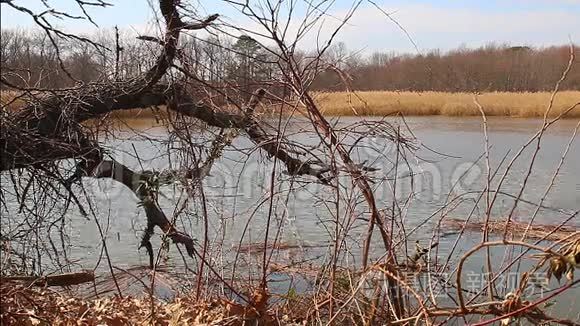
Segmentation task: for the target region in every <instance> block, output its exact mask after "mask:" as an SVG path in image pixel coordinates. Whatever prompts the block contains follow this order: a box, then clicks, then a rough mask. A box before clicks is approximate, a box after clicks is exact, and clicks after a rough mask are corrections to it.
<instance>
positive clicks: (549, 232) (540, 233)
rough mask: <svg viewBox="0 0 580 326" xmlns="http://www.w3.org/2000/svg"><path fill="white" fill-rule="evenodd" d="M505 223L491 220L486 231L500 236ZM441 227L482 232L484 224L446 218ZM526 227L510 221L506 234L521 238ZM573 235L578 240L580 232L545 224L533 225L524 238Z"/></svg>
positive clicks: (550, 239)
mask: <svg viewBox="0 0 580 326" xmlns="http://www.w3.org/2000/svg"><path fill="white" fill-rule="evenodd" d="M505 223H506V222H505V221H502V220H491V221H489V222H488V224H487V230H488V232H489V233H499V234H502V233H503V232H504V229H505V227H506V225H505ZM441 226H442V227H445V228H448V229H452V230H457V231H458V230H461V229H463V228H465V230H467V231H475V232H478V231H482V230H483V228H484V227H485V223H484V222H472V221H469V222H468V223H467V224H466V223H465V220H462V219H458V218H446V219H443V221H442V222H441ZM527 227H528V222H517V221H513V220H512V221H510V222H509V225H508V231H507V232H508V234H509V235H512V236H514V237H521V236H523V235H524V233H526V229H527ZM574 234H576V235H577V237H578V238H580V232H579V230H578V229H577V228H574V227H569V226H560V227H558V226H556V225H547V224H533V225H531V226H530V227H529V229H528V230H527V233H526V237H527V238H529V239H545V240H549V241H558V240H562V239H565V238H568V237H571V236H573V235H574Z"/></svg>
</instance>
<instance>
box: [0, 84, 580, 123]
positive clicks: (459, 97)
mask: <svg viewBox="0 0 580 326" xmlns="http://www.w3.org/2000/svg"><path fill="white" fill-rule="evenodd" d="M550 95H551V94H550V93H549V92H538V93H510V92H493V93H484V94H481V95H479V98H478V99H479V102H480V103H481V104H482V105H483V108H484V111H485V113H486V115H488V116H507V117H543V116H544V112H545V111H546V107H547V103H548V102H549V99H550ZM16 96H17V93H16V92H6V91H2V93H1V103H2V107H5V105H6V104H8V103H9V105H8V108H9V109H17V108H18V107H19V106H22V105H24V103H25V102H24V100H23V99H17V100H15V101H12V99H14V98H15V97H16ZM315 96H316V101H317V102H318V104H319V105H320V107H321V111H322V113H323V114H324V115H327V116H354V115H360V116H386V115H392V114H397V113H402V114H403V115H406V116H426V115H444V116H478V115H480V113H479V111H478V110H477V107H476V106H475V104H474V103H473V94H471V93H447V92H393V91H370V92H354V93H348V92H331V93H316V95H315ZM577 102H580V91H563V92H559V93H558V94H557V96H556V98H555V101H554V105H553V108H552V110H551V111H550V116H552V117H553V116H556V115H558V114H560V113H561V112H562V111H564V110H566V109H568V108H569V107H571V106H572V105H573V104H574V103H577ZM166 115H167V112H166V110H165V108H161V109H160V110H155V111H153V110H150V109H145V108H142V109H133V110H125V111H119V112H113V113H112V117H116V118H131V119H135V118H137V119H139V118H141V119H143V118H145V119H150V118H155V117H156V116H157V117H163V116H166ZM565 117H566V118H580V106H579V107H576V108H575V109H573V110H572V111H570V112H569V113H568V114H567V115H566V116H565Z"/></svg>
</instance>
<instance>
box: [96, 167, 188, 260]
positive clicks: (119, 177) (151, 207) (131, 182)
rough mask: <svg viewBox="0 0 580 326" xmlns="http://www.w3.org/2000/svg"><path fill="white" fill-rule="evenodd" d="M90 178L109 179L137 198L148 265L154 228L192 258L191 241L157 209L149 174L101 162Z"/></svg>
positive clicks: (151, 258) (142, 240) (154, 191)
mask: <svg viewBox="0 0 580 326" xmlns="http://www.w3.org/2000/svg"><path fill="white" fill-rule="evenodd" d="M90 176H92V177H95V178H111V179H113V180H116V181H118V182H121V183H122V184H124V185H125V186H126V187H127V188H129V189H131V191H133V193H134V194H135V195H136V196H137V198H139V200H140V201H141V204H142V206H143V208H144V209H145V214H146V215H147V229H146V231H145V234H144V235H143V238H142V239H141V247H145V249H147V253H148V254H149V265H150V266H151V268H153V261H154V260H153V247H152V245H151V241H150V239H151V236H152V235H153V231H154V228H155V226H158V227H159V228H160V229H161V230H163V232H165V233H166V234H167V236H168V237H169V238H171V240H173V242H174V243H181V244H183V245H184V246H185V249H186V250H187V253H188V254H189V256H193V254H194V248H193V239H192V238H191V237H190V236H189V235H187V234H185V233H183V232H179V231H177V230H176V229H175V227H174V226H173V224H171V222H169V220H168V219H167V217H166V216H165V213H163V211H162V210H161V209H160V208H159V206H158V204H157V200H156V198H157V193H156V191H157V189H155V188H151V187H149V186H148V184H149V183H150V182H151V176H152V175H151V174H150V173H137V172H134V171H132V170H131V169H129V168H128V167H126V166H124V165H123V164H121V163H118V162H115V161H103V162H101V163H99V164H98V166H97V167H96V168H95V169H94V170H93V171H92V173H91V174H90Z"/></svg>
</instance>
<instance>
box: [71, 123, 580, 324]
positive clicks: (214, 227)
mask: <svg viewBox="0 0 580 326" xmlns="http://www.w3.org/2000/svg"><path fill="white" fill-rule="evenodd" d="M356 119H357V118H340V119H335V120H336V121H335V122H336V123H337V126H341V125H348V124H349V123H353V122H355V121H356ZM367 119H369V120H373V118H371V117H369V118H367ZM405 122H406V125H404V124H403V123H402V122H401V121H400V120H397V119H394V118H393V119H392V123H394V124H399V125H402V126H404V128H403V129H405V130H404V131H403V132H408V131H407V130H406V129H407V127H408V129H409V130H410V131H412V133H413V134H414V136H415V137H416V139H417V141H418V142H417V145H419V149H418V150H417V151H416V152H414V153H409V154H408V157H407V159H408V160H407V162H406V164H402V165H400V166H399V167H398V168H397V170H396V175H397V176H398V180H399V181H397V184H396V186H395V189H396V190H395V192H394V193H395V194H396V195H395V196H396V197H397V198H398V200H399V201H401V202H403V201H404V200H405V199H406V198H408V197H409V194H411V193H412V194H413V197H412V200H411V201H410V202H409V204H408V205H407V206H405V207H401V208H400V211H401V213H400V214H401V215H402V216H403V221H404V228H405V229H406V230H407V231H411V230H413V232H412V234H411V235H410V237H409V239H410V245H409V246H410V248H413V245H414V241H415V240H419V241H420V242H421V243H423V244H425V245H426V244H428V243H429V241H430V238H431V236H432V234H433V229H434V227H435V226H436V225H437V223H438V221H439V220H440V217H441V216H442V214H444V215H445V216H449V217H453V218H461V219H464V218H466V217H467V216H469V215H470V214H471V215H472V216H473V217H472V218H473V219H474V220H481V218H482V217H483V216H484V209H485V206H484V202H483V200H482V201H480V202H479V203H478V205H477V207H476V209H474V205H475V202H476V200H477V198H478V195H479V192H480V191H481V190H482V189H483V188H484V187H485V183H486V181H485V180H486V177H485V176H486V164H485V157H484V156H483V155H484V148H485V138H484V135H483V132H482V123H481V119H479V118H464V117H462V118H450V117H409V118H406V121H405ZM577 124H578V121H577V120H563V121H560V122H558V123H556V124H555V125H553V126H552V127H550V129H548V131H547V132H546V134H545V135H544V136H543V138H542V141H541V143H540V152H539V154H538V155H537V157H536V158H535V159H534V164H533V167H532V170H531V171H532V172H531V174H530V175H529V176H528V177H527V178H526V175H527V171H528V169H529V166H530V162H531V158H532V157H531V155H532V153H533V150H534V149H535V148H536V147H537V143H536V142H533V143H532V144H531V145H530V146H529V148H528V149H527V150H524V152H523V153H522V156H521V158H519V159H518V160H516V161H515V162H514V164H513V167H512V168H511V171H510V172H509V173H508V174H507V177H506V179H505V181H504V184H503V185H502V187H501V189H500V192H501V193H500V194H499V195H498V198H497V200H496V203H495V206H494V210H493V216H494V217H497V218H500V219H501V218H504V217H505V216H507V215H508V214H509V213H510V211H512V209H513V204H514V199H513V197H512V196H514V195H517V194H518V192H519V190H520V188H521V186H522V184H523V182H524V180H526V179H527V181H526V187H525V190H524V192H523V194H522V196H521V198H522V199H523V201H521V202H519V203H518V205H517V206H516V207H515V209H514V210H513V214H512V215H513V218H514V220H517V221H526V220H528V219H529V218H530V216H531V215H532V214H533V213H534V211H535V210H536V208H537V206H536V205H535V204H534V203H538V202H540V199H541V198H542V196H543V193H544V192H545V190H546V188H547V187H548V186H549V185H550V184H551V183H552V178H553V175H554V173H555V171H556V169H557V168H558V165H559V162H560V160H561V159H562V155H563V153H564V151H565V149H566V146H567V144H568V143H569V141H570V139H571V137H572V135H573V132H574V129H575V128H576V127H577ZM540 125H541V120H538V119H514V118H489V122H488V127H489V145H490V162H491V168H492V171H491V172H492V173H493V172H494V170H495V169H496V168H497V167H498V165H499V163H500V162H502V160H503V163H502V164H501V166H500V168H499V170H498V171H497V174H498V176H497V179H499V177H500V176H501V175H502V174H503V172H504V171H505V167H506V165H507V164H508V163H509V161H510V160H511V158H512V157H513V155H515V154H516V153H517V152H518V151H519V149H520V148H521V146H522V145H523V144H525V143H526V142H527V141H528V140H529V139H530V137H531V136H532V135H533V134H534V133H536V132H537V130H538V128H539V127H540ZM134 127H135V128H137V129H139V132H140V133H142V134H145V135H147V136H148V137H149V138H152V139H157V140H160V142H156V141H152V139H144V138H143V137H138V136H135V135H134V133H133V132H132V131H130V130H120V132H119V135H120V136H121V137H122V139H121V140H110V139H103V142H104V144H106V145H107V146H109V147H110V148H112V149H115V150H116V153H117V154H115V159H117V160H118V161H120V162H122V163H124V164H125V165H127V166H130V167H132V168H135V169H136V170H142V169H146V170H147V169H149V170H163V169H167V168H168V167H171V166H173V165H172V164H174V163H173V162H172V160H174V159H175V158H171V157H168V156H166V155H165V153H166V152H167V146H168V144H167V143H165V142H164V140H166V138H167V133H166V131H165V129H164V128H161V127H158V126H155V125H149V124H148V123H135V124H134ZM306 128H310V129H311V127H309V126H308V123H307V121H296V122H292V123H290V124H289V125H288V129H287V131H288V133H289V134H292V136H291V138H292V139H294V140H298V141H301V142H304V143H312V142H313V141H314V140H315V139H316V136H315V135H313V134H307V133H304V132H298V133H293V131H297V130H302V129H306ZM364 145H365V146H362V147H361V149H359V150H358V151H355V152H353V158H354V159H355V160H356V161H358V162H362V161H365V160H366V161H367V164H368V165H371V166H373V167H376V168H380V170H379V171H377V172H374V175H375V176H376V177H378V178H379V179H380V178H381V177H384V178H386V179H388V180H391V182H386V181H385V182H378V183H376V184H375V185H374V187H375V192H376V199H377V202H378V205H379V207H385V208H390V207H392V202H393V189H392V186H393V183H392V180H393V178H392V177H393V176H394V173H395V170H393V168H392V167H393V166H392V160H393V159H394V155H395V153H396V150H395V147H394V145H392V144H390V143H389V142H388V141H386V140H384V139H381V138H373V139H370V140H368V141H367V143H364ZM252 147H253V144H252V143H251V142H250V141H249V140H248V139H246V138H244V137H243V136H240V137H238V138H237V139H236V140H235V141H234V143H233V145H232V147H231V148H229V149H227V150H226V153H225V154H224V156H223V157H222V158H221V159H220V160H219V161H218V162H217V163H216V164H215V166H214V168H213V169H212V172H211V175H210V176H209V177H207V178H206V180H205V182H204V195H205V196H206V198H207V203H208V205H207V211H208V217H209V219H208V221H209V229H208V235H209V243H210V245H211V246H212V248H213V249H214V250H213V251H211V252H212V255H214V256H213V257H212V259H214V261H215V262H216V264H217V265H220V266H222V268H223V270H226V269H227V268H228V267H229V264H230V262H231V261H232V259H233V258H232V253H234V252H235V251H236V250H235V248H236V247H237V245H238V244H240V243H242V244H251V243H261V242H263V239H264V236H265V232H266V231H265V226H266V225H267V218H268V216H269V214H268V212H269V210H270V206H269V200H268V199H269V196H270V192H271V188H270V178H271V174H272V168H273V163H272V161H271V160H269V159H267V158H266V157H265V155H263V154H261V153H259V152H252V151H251V148H252ZM365 148H366V149H365ZM234 149H235V150H234ZM119 153H120V154H119ZM135 153H138V157H136V155H135ZM505 157H507V158H506V159H504V158H505ZM277 169H278V170H277V171H278V172H277V173H275V178H276V180H277V183H276V184H277V185H278V186H277V188H276V190H277V192H278V193H279V194H281V195H280V196H277V197H276V199H275V200H274V202H273V206H274V208H273V212H274V213H273V215H272V216H273V218H272V220H271V229H270V235H269V238H270V239H274V237H279V242H280V243H283V244H286V245H288V249H286V250H278V251H276V253H275V255H274V256H273V258H272V260H273V261H275V262H277V263H281V264H288V263H291V262H294V261H300V260H309V259H317V260H319V261H324V260H325V259H328V257H329V255H330V251H331V250H330V249H329V248H328V244H329V242H330V241H331V240H332V237H331V233H332V232H333V230H334V229H333V228H334V227H333V226H331V225H333V224H332V223H331V222H330V220H332V219H333V218H332V215H331V213H330V211H329V208H328V207H327V206H326V205H325V204H324V202H325V199H332V197H333V195H334V194H333V192H332V190H328V187H327V186H323V185H321V184H318V183H304V182H299V181H296V182H291V179H290V177H289V176H287V175H285V174H284V173H283V171H284V170H285V169H284V167H283V166H278V167H277ZM410 176H414V178H413V183H412V184H411V181H410V180H411V177H410ZM306 179H307V178H306ZM497 179H496V180H497ZM310 181H312V180H311V179H310ZM495 184H496V183H494V185H495ZM84 185H85V188H86V189H87V190H88V191H89V192H91V193H93V194H94V196H95V204H96V205H94V207H95V208H96V210H97V216H98V220H99V222H100V223H101V225H102V226H103V231H104V232H105V234H106V236H107V245H108V251H109V256H110V259H111V262H112V264H113V265H117V266H121V267H123V268H129V267H132V266H141V265H147V264H148V258H147V255H146V253H145V251H144V250H143V249H141V250H138V246H139V242H140V237H141V234H142V230H143V228H144V225H145V216H144V212H143V210H142V208H141V207H140V206H139V205H138V201H137V199H136V198H135V196H134V195H133V194H132V193H131V192H130V191H129V190H127V189H126V188H124V187H123V186H122V185H121V184H118V183H116V182H114V181H111V180H98V181H95V180H86V181H84ZM492 189H493V187H492ZM162 192H163V196H160V198H159V202H160V205H161V206H162V208H163V209H164V211H165V213H166V214H167V216H168V217H172V216H174V214H176V213H177V211H178V210H179V209H180V208H182V207H186V208H185V210H186V211H188V212H189V213H188V215H187V216H188V218H187V219H185V220H184V219H179V220H178V222H177V226H178V228H181V229H182V230H185V231H186V232H188V233H189V234H191V235H192V236H193V237H195V238H196V239H197V240H198V245H199V246H201V243H202V242H203V239H204V228H203V226H204V223H203V214H202V210H201V208H200V207H199V203H195V201H190V202H188V204H187V205H185V206H183V203H184V199H185V198H186V197H187V195H186V194H184V193H183V192H182V191H181V188H180V187H179V186H176V185H169V186H165V187H163V188H162ZM542 206H543V207H542V208H540V209H539V211H538V214H537V217H536V223H538V224H551V225H557V224H559V223H562V222H563V221H564V220H565V219H567V218H569V217H570V215H571V214H572V213H573V212H574V211H577V210H578V209H580V141H578V140H575V141H574V142H572V143H571V145H570V148H569V150H568V153H567V156H566V159H565V161H564V163H563V164H562V166H561V167H560V168H559V172H558V175H557V177H556V178H555V179H554V180H553V185H552V186H551V190H550V192H549V194H548V196H547V197H546V198H545V200H544V201H543V203H542ZM333 208H334V207H333ZM340 209H343V208H342V207H341V208H340ZM341 212H342V211H341ZM342 214H345V213H344V212H343V213H342ZM353 214H359V215H357V217H360V218H361V220H360V222H359V223H358V224H359V225H358V226H356V225H355V228H354V229H353V231H352V237H351V238H349V241H350V246H351V249H352V251H351V252H353V253H354V254H352V255H345V257H344V258H343V262H346V263H348V264H357V263H359V262H360V261H359V259H360V257H357V254H356V253H357V252H359V251H357V250H360V246H361V244H362V238H360V237H357V235H360V234H362V233H364V232H365V230H366V225H367V222H366V221H365V220H364V217H365V215H364V211H361V212H355V213H353ZM67 221H68V222H67V230H68V233H69V235H70V237H69V239H68V241H69V242H70V252H69V258H70V259H71V260H73V261H75V262H76V263H77V264H79V265H82V266H84V267H87V268H91V266H94V265H95V263H96V261H97V260H98V259H99V256H100V254H101V253H102V252H101V237H100V235H99V233H98V232H97V231H96V228H95V221H94V220H90V219H88V220H87V219H85V218H83V217H82V216H81V215H80V214H79V213H78V212H76V211H75V210H74V209H73V210H71V211H70V213H69V216H68V220H67ZM567 224H568V225H570V226H572V227H576V228H578V227H580V218H578V217H577V216H576V217H575V218H572V219H570V221H569V223H567ZM278 229H279V230H281V231H280V233H279V234H278V233H277V230H278ZM456 238H457V236H456V233H455V232H454V230H450V229H443V230H442V237H441V238H440V239H439V246H438V249H437V253H436V254H435V253H434V255H436V256H437V257H441V259H442V261H444V260H445V259H446V258H447V256H448V254H449V251H450V250H451V247H452V246H453V244H454V242H455V241H456ZM155 240H156V241H157V242H156V243H155V246H156V248H158V245H159V242H158V236H157V237H156V238H155ZM480 240H481V234H480V233H473V234H472V235H464V236H463V237H461V239H460V241H459V242H458V248H457V249H455V250H454V253H453V254H452V255H451V260H452V262H453V261H455V262H456V261H457V260H458V259H459V258H460V257H461V255H462V254H463V253H465V251H467V250H468V248H471V247H472V246H474V245H475V244H477V243H478V242H479V241H480ZM410 250H412V249H410ZM381 251H384V249H383V247H382V246H381V242H380V237H379V236H376V237H374V246H373V252H372V255H373V256H374V257H379V256H381V255H382V254H383V253H384V252H381ZM482 255H483V253H479V252H478V253H477V254H475V255H474V256H473V257H472V258H471V259H470V260H469V261H468V263H467V265H466V266H467V268H466V270H467V271H468V272H467V273H465V274H466V275H467V276H469V277H471V278H472V281H474V282H477V281H479V282H482V281H483V279H482V278H481V275H482V273H483V271H484V270H483V261H482V257H483V256H482ZM241 256H242V258H240V259H242V260H244V261H246V263H247V266H251V264H252V261H253V259H254V258H255V260H256V261H259V260H260V259H261V258H262V256H261V255H257V256H258V257H254V258H252V257H251V254H248V253H246V252H243V253H242V255H241ZM248 257H249V258H248ZM510 257H512V258H513V253H506V252H505V251H504V250H498V251H494V252H493V261H494V269H495V268H497V269H498V270H499V268H500V265H502V266H503V265H505V264H507V262H509V258H510ZM528 261H529V260H528ZM162 264H167V265H171V266H182V265H183V260H182V258H181V256H180V254H179V252H177V251H176V250H175V249H174V246H171V247H170V251H169V258H168V259H167V260H164V261H163V262H162ZM104 265H105V264H104V263H101V266H104ZM526 267H529V266H526V264H524V266H523V267H521V269H520V271H524V270H525V268H526ZM102 268H104V267H102ZM175 268H179V267H175ZM103 270H104V271H105V270H106V269H103ZM449 272H452V270H450V271H449ZM467 276H466V277H467ZM576 277H578V276H576ZM274 278H275V277H274ZM478 278H480V279H479V280H478ZM475 286H477V285H475ZM557 286H558V284H557V283H555V282H553V283H550V284H549V287H551V288H555V287H557ZM579 295H580V290H579V289H578V288H576V289H572V290H570V291H568V292H567V293H565V294H564V295H563V296H562V297H561V299H558V300H557V301H558V302H559V304H557V305H556V307H555V308H553V309H555V311H557V312H558V314H559V315H562V316H568V317H569V318H572V319H575V318H578V314H579V313H580V308H578V307H576V306H574V305H576V304H577V303H578V302H576V301H577V300H576V299H575V298H576V297H578V296H579Z"/></svg>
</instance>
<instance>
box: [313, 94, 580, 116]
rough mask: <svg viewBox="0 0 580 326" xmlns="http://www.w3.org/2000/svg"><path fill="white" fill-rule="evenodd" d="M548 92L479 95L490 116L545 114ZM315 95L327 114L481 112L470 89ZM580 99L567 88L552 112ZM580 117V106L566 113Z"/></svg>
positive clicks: (562, 109) (555, 113)
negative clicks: (469, 91) (459, 90)
mask: <svg viewBox="0 0 580 326" xmlns="http://www.w3.org/2000/svg"><path fill="white" fill-rule="evenodd" d="M550 95H551V94H550V93H549V92H539V93H507V92H494V93H484V94H481V95H479V101H480V102H481V104H482V105H483V108H484V111H485V113H486V114H487V115H489V116H509V117H543V116H544V112H545V111H546V107H547V103H548V102H549V99H550ZM316 99H317V101H318V103H319V104H320V107H321V108H322V111H323V113H324V114H325V115H329V116H350V115H368V116H385V115H391V114H396V113H402V114H404V115H408V116H412V115H445V116H475V115H479V114H480V113H479V111H478V110H477V107H476V106H475V104H474V103H473V95H472V94H470V93H447V92H391V91H372V92H355V93H347V92H333V93H318V94H317V95H316ZM577 102H580V91H564V92H560V93H558V94H557V96H556V98H555V101H554V106H553V108H552V111H551V113H550V116H556V115H558V114H559V113H561V112H562V111H564V110H566V109H568V108H569V107H571V106H572V105H573V104H574V103H577ZM566 117H567V118H578V117H580V107H576V108H575V109H574V110H572V111H571V112H569V113H568V114H567V115H566Z"/></svg>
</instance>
